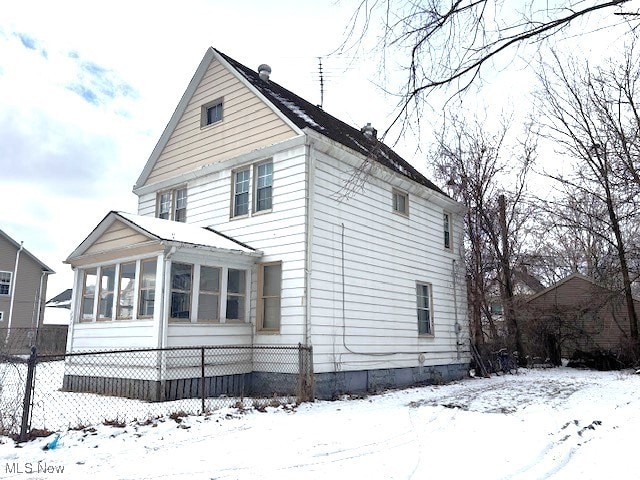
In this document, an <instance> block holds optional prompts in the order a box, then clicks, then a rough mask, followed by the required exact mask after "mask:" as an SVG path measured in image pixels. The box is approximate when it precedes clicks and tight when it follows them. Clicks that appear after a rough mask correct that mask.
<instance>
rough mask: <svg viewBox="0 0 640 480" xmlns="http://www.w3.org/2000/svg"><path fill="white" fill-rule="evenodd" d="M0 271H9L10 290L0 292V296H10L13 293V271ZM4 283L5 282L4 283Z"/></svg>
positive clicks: (4, 271)
mask: <svg viewBox="0 0 640 480" xmlns="http://www.w3.org/2000/svg"><path fill="white" fill-rule="evenodd" d="M0 273H8V274H9V290H8V291H7V293H0V296H5V295H6V296H9V295H11V286H12V285H13V272H9V271H7V270H0ZM3 285H4V283H3Z"/></svg>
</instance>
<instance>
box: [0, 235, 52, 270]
mask: <svg viewBox="0 0 640 480" xmlns="http://www.w3.org/2000/svg"><path fill="white" fill-rule="evenodd" d="M0 237H4V238H5V239H6V240H7V241H8V242H9V243H10V244H11V245H13V246H14V247H16V249H20V246H21V245H20V244H19V243H18V242H16V241H15V240H14V239H13V238H11V237H10V236H9V235H7V234H6V233H4V232H3V231H2V230H0ZM22 253H24V254H26V255H27V256H28V257H30V258H31V259H32V260H33V261H34V262H36V263H37V264H38V265H40V268H42V271H43V272H46V273H56V272H54V271H53V270H51V269H50V268H49V267H47V266H46V265H45V264H44V263H42V262H41V261H40V260H38V258H37V257H36V256H35V255H34V254H33V253H31V252H30V251H29V250H27V249H26V248H24V246H23V247H22Z"/></svg>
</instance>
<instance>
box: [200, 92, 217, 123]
mask: <svg viewBox="0 0 640 480" xmlns="http://www.w3.org/2000/svg"><path fill="white" fill-rule="evenodd" d="M221 121H222V99H217V100H214V101H213V102H209V103H205V104H204V105H203V106H202V113H201V115H200V127H206V126H207V125H213V124H214V123H218V122H221Z"/></svg>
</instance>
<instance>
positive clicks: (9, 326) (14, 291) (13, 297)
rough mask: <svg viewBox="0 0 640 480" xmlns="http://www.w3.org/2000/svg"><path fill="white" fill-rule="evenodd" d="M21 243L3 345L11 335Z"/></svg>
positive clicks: (12, 281) (17, 253) (21, 243)
mask: <svg viewBox="0 0 640 480" xmlns="http://www.w3.org/2000/svg"><path fill="white" fill-rule="evenodd" d="M23 243H24V242H20V248H19V249H18V251H17V252H16V264H15V266H14V268H13V277H12V278H11V303H10V304H9V321H8V322H7V336H6V338H5V339H4V343H5V344H7V343H9V334H10V333H11V322H12V320H13V302H14V300H15V297H16V283H17V280H18V264H19V263H20V252H22V249H23V248H24V247H23V246H22V245H23Z"/></svg>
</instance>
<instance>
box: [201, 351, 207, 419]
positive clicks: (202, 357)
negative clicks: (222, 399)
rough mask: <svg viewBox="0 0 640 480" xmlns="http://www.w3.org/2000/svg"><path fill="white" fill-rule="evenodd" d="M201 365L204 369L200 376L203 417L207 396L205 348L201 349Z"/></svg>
mask: <svg viewBox="0 0 640 480" xmlns="http://www.w3.org/2000/svg"><path fill="white" fill-rule="evenodd" d="M200 365H201V367H202V369H201V376H200V396H201V397H202V415H204V399H205V396H206V394H205V392H204V383H205V382H204V347H200Z"/></svg>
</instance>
